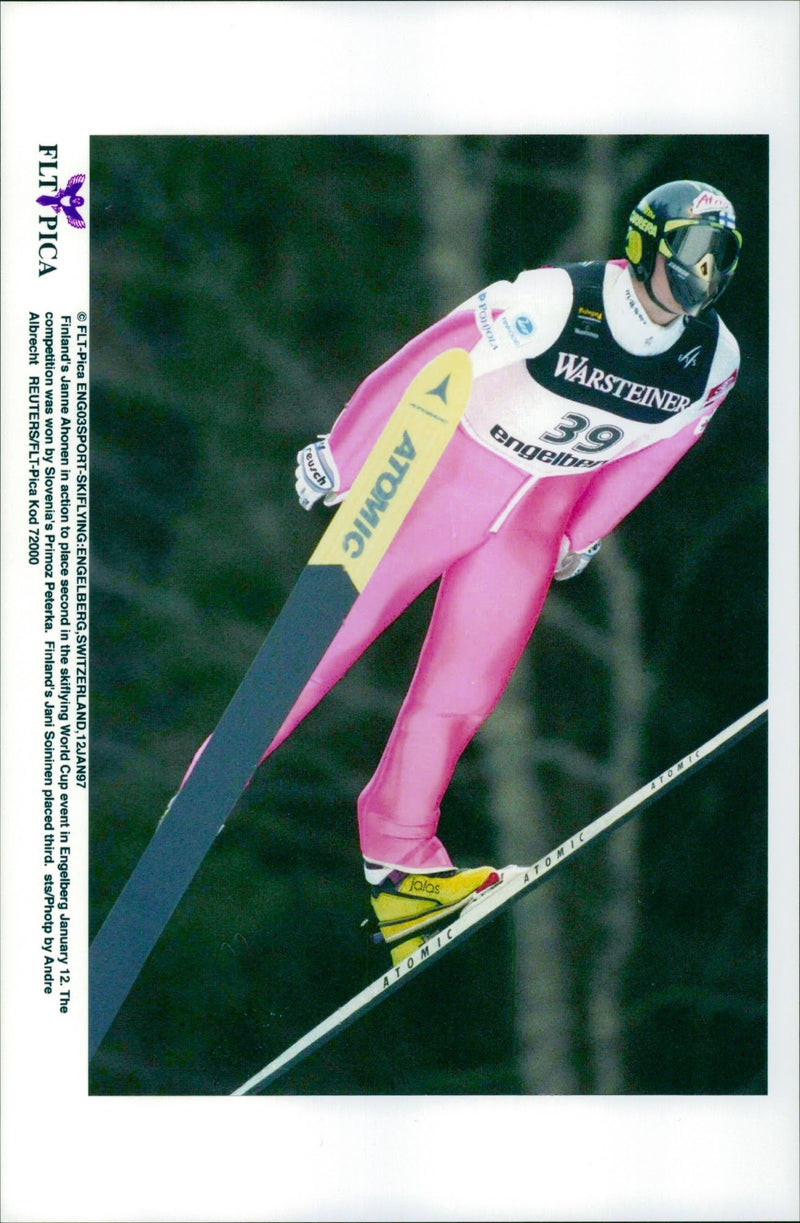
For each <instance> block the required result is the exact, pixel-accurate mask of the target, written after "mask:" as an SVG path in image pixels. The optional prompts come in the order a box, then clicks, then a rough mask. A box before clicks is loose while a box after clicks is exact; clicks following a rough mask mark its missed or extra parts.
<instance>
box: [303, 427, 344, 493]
mask: <svg viewBox="0 0 800 1223" xmlns="http://www.w3.org/2000/svg"><path fill="white" fill-rule="evenodd" d="M294 475H295V482H294V486H295V489H296V490H297V496H298V498H299V500H300V504H301V505H302V507H303V509H304V510H310V509H311V507H312V505H314V504H315V503H316V502H317V501H319V500H320V499H321V498H322V497H324V498H325V504H326V505H335V504H336V502H337V501H341V497H340V496H338V495H337V489H338V487H339V472H338V471H337V470H336V463H335V462H334V460H333V455H332V454H331V448H330V446H329V445H328V438H327V435H324V436H323V435H320V438H319V441H317V442H311V444H310V445H308V446H306V447H305V449H303V450H300V451H299V452H298V455H297V467H296V468H295V472H294Z"/></svg>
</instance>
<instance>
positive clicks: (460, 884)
mask: <svg viewBox="0 0 800 1223" xmlns="http://www.w3.org/2000/svg"><path fill="white" fill-rule="evenodd" d="M499 882H500V875H499V873H498V872H497V871H496V870H495V869H494V867H492V866H476V867H473V868H472V869H470V870H457V869H453V870H449V871H442V872H441V873H437V874H431V875H425V874H422V873H419V874H417V873H413V872H412V873H410V874H405V873H404V872H403V871H400V870H395V871H392V872H391V873H390V874H389V875H387V877H386V878H385V879H384V880H383V881H382V882H381V883H377V884H373V885H372V886H371V887H370V902H371V904H372V909H373V912H374V914H375V917H376V918H377V921H378V934H377V935H376V937H375V941H376V942H381V941H382V942H384V943H385V944H386V945H387V947H388V948H389V953H390V955H391V957H392V963H393V964H399V963H400V962H401V961H402V960H403V959H405V957H406V956H409V955H411V954H412V953H413V952H414V951H416V950H417V948H418V947H421V946H422V944H423V943H424V942H425V940H426V938H429V937H430V935H431V934H433V933H434V930H435V928H436V927H440V926H442V925H444V924H446V923H447V922H448V921H450V920H451V918H453V917H454V916H455V914H456V913H458V911H459V910H460V909H463V907H464V905H465V904H466V903H467V901H468V900H469V899H470V898H471V897H472V896H475V895H476V894H477V893H478V892H483V891H485V890H486V889H487V888H491V887H494V885H495V884H496V883H499Z"/></svg>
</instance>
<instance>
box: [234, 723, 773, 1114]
mask: <svg viewBox="0 0 800 1223" xmlns="http://www.w3.org/2000/svg"><path fill="white" fill-rule="evenodd" d="M766 719H767V702H766V701H763V702H762V703H761V704H760V705H757V706H755V708H753V709H751V710H750V712H749V713H746V714H744V716H743V717H741V718H738V719H737V720H736V721H735V722H732V723H731V725H730V726H727V727H726V728H725V730H722V731H720V732H719V734H717V735H715V736H714V738H713V739H709V740H708V742H707V743H704V744H703V746H702V747H699V748H697V749H696V750H695V751H693V752H690V753H689V754H688V756H684V758H683V759H682V760H679V761H678V762H677V763H676V764H674V765H672V766H671V767H670V768H668V769H665V770H664V772H663V773H660V774H659V775H658V776H657V777H654V778H653V779H652V781H649V782H648V783H647V784H646V785H644V786H641V787H640V789H638V790H637V791H636V792H635V793H634V794H631V795H630V797H628V798H626V799H623V801H622V802H621V803H618V804H617V805H616V806H615V807H612V808H611V810H610V811H607V812H605V814H604V815H600V816H598V817H597V819H595V820H593V821H592V822H591V823H590V824H587V825H586V827H585V828H582V829H580V831H579V832H576V833H574V834H573V835H572V836H571V837H568V838H567V840H566V841H564V842H563V843H562V844H561V845H558V846H556V848H555V849H553V850H551V852H550V853H549V854H545V856H544V857H543V858H540V859H539V861H538V862H534V863H533V864H532V865H531V866H508V867H505V868H504V869H503V870H502V871H501V872H500V876H501V878H500V882H499V883H496V884H494V886H493V887H490V888H487V889H486V890H485V891H484V892H476V893H475V894H474V895H473V896H472V897H471V899H470V900H469V901H468V902H467V904H466V906H465V907H464V908H463V909H462V910H461V912H460V913H459V915H458V916H457V917H456V918H455V920H454V921H452V922H451V923H450V925H448V926H445V928H444V929H442V930H438V931H437V932H436V933H435V934H433V935H432V936H431V937H430V938H429V939H428V940H427V942H424V943H423V944H422V946H421V947H418V948H417V949H416V950H414V951H412V952H410V954H409V955H408V956H407V957H406V958H405V959H403V960H401V962H400V963H399V964H395V965H394V966H393V967H392V968H390V969H389V970H388V971H386V972H385V973H383V974H382V975H381V976H380V977H378V978H377V979H376V980H375V981H373V982H372V983H371V984H370V985H368V986H367V987H366V988H365V989H363V990H361V992H360V993H358V994H356V995H355V996H354V997H353V998H351V999H350V1001H349V1002H346V1003H345V1004H344V1005H343V1006H340V1007H339V1008H338V1009H337V1010H335V1011H334V1012H333V1014H331V1015H329V1016H328V1018H327V1019H324V1020H322V1022H321V1023H319V1024H317V1026H316V1027H314V1028H312V1029H311V1031H310V1032H307V1033H306V1034H305V1036H302V1037H300V1039H299V1040H297V1041H295V1043H294V1044H293V1045H290V1047H289V1048H288V1049H287V1050H286V1051H285V1052H284V1053H281V1054H280V1056H278V1057H276V1058H274V1059H273V1060H272V1061H271V1062H269V1063H268V1064H267V1065H266V1066H265V1067H264V1068H263V1070H259V1071H258V1073H257V1074H254V1075H252V1077H251V1078H249V1079H248V1080H247V1082H245V1083H243V1084H242V1085H241V1087H237V1089H236V1091H234V1092H232V1093H231V1094H232V1095H234V1096H247V1095H254V1094H260V1093H261V1092H264V1091H266V1089H267V1088H268V1087H270V1086H271V1085H272V1084H273V1083H274V1082H275V1081H276V1080H277V1079H279V1078H281V1077H282V1076H283V1075H284V1074H286V1073H287V1071H289V1070H291V1069H292V1068H293V1067H294V1066H298V1065H299V1064H300V1063H301V1062H303V1061H305V1059H306V1058H307V1057H309V1056H310V1055H311V1054H312V1053H315V1052H316V1050H317V1049H320V1048H322V1046H323V1045H326V1044H327V1043H328V1041H330V1040H332V1039H333V1038H334V1037H335V1036H338V1035H339V1033H340V1032H343V1031H344V1030H345V1029H346V1028H348V1027H349V1026H350V1025H351V1024H352V1023H354V1022H355V1020H357V1019H360V1018H361V1017H362V1016H363V1015H366V1014H367V1012H368V1011H371V1010H372V1009H373V1007H376V1006H377V1005H378V1004H379V1003H381V1002H383V1001H384V999H386V998H388V997H389V996H390V995H391V994H393V993H394V992H395V991H396V990H398V989H400V988H401V986H403V985H405V984H406V983H407V982H408V981H410V980H411V978H412V977H416V976H417V975H418V974H419V973H420V972H422V971H423V969H425V968H429V967H430V966H431V964H434V963H438V962H439V960H440V958H441V957H442V956H443V955H446V954H447V952H449V951H452V950H453V949H454V948H455V947H460V946H461V945H462V943H463V942H464V940H465V939H467V938H469V937H470V935H472V934H474V933H475V931H476V930H480V928H481V927H482V926H485V925H486V923H487V922H490V921H492V920H493V919H494V918H495V917H498V916H499V915H500V914H501V913H503V912H505V911H507V910H508V909H509V908H510V906H511V905H513V904H515V903H516V902H517V901H518V900H520V899H521V898H522V897H523V896H525V895H527V894H528V893H529V892H532V891H533V890H534V889H535V888H537V887H539V886H540V885H541V884H542V883H544V882H545V881H546V880H548V879H551V878H552V876H553V874H554V873H555V872H556V871H557V870H558V869H560V868H561V867H563V866H565V865H566V864H567V863H568V862H571V861H572V859H573V858H574V857H575V855H576V854H577V853H579V852H580V851H581V850H582V849H585V848H586V846H587V845H590V844H592V843H593V842H597V841H598V840H599V839H600V838H601V837H603V836H606V835H608V833H610V832H612V831H614V830H615V829H616V828H619V827H621V826H622V825H623V824H624V823H626V821H627V820H629V819H631V818H632V817H633V816H635V815H638V814H639V813H640V812H641V811H643V810H644V809H645V808H646V807H648V806H649V805H650V804H651V803H652V802H654V801H655V800H656V799H657V798H660V797H661V795H662V794H665V793H666V792H667V791H668V790H671V789H672V788H673V787H674V786H676V785H678V784H679V783H680V782H682V781H684V780H685V779H686V778H687V777H688V776H690V775H691V774H692V773H693V771H694V770H696V769H698V768H701V767H702V766H704V765H706V764H710V763H711V761H712V760H715V759H716V758H717V757H718V756H720V755H721V754H722V752H724V751H727V749H728V748H729V747H732V746H733V744H734V743H737V742H738V741H739V740H740V739H742V738H744V736H745V735H748V734H750V732H751V731H753V730H755V729H756V727H758V726H761V725H763V724H764V723H765V722H766Z"/></svg>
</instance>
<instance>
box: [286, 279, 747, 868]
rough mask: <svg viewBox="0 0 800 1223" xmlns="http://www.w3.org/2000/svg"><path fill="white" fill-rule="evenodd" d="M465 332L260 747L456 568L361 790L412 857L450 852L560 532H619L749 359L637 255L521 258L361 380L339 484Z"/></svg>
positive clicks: (393, 846)
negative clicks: (461, 789) (451, 413)
mask: <svg viewBox="0 0 800 1223" xmlns="http://www.w3.org/2000/svg"><path fill="white" fill-rule="evenodd" d="M454 346H460V347H463V348H466V349H467V350H468V351H469V352H470V355H471V359H472V363H473V375H474V382H473V387H472V392H471V395H470V400H469V403H468V405H467V408H466V411H465V414H464V417H463V419H462V422H461V424H460V425H459V427H458V429H457V431H456V434H455V435H454V437H453V439H452V441H451V442H450V443H449V445H448V447H447V449H446V450H445V452H444V455H443V457H442V458H441V460H440V461H439V463H438V465H437V467H436V468H435V469H434V472H433V474H432V475H431V477H430V478H429V480H428V482H427V484H426V485H425V487H424V488H423V490H422V492H421V493H420V495H419V497H418V498H417V500H416V502H415V504H414V505H413V507H412V509H411V510H410V511H409V514H408V515H407V517H406V519H405V521H404V522H403V524H402V526H401V527H400V529H399V531H398V533H397V535H396V537H395V538H394V540H393V542H392V544H391V545H390V547H389V549H388V551H387V553H386V555H385V556H384V558H383V559H382V561H381V562H380V564H379V565H378V567H377V569H376V570H375V573H374V574H373V576H372V578H371V579H370V581H369V582H368V584H367V586H366V588H365V590H364V591H363V592H362V593H361V595H360V596H359V598H358V600H357V602H356V604H355V605H354V607H353V609H352V611H351V612H350V614H349V615H348V616H347V618H346V619H345V621H344V623H343V625H342V627H341V629H340V631H339V632H338V634H337V636H336V637H335V639H334V641H333V642H332V644H331V646H330V647H329V649H328V651H327V652H326V654H325V656H324V658H323V659H322V661H321V662H320V664H319V666H318V667H317V669H316V671H315V672H314V675H313V676H312V678H311V680H310V681H309V683H308V685H307V686H306V688H305V690H304V691H303V693H302V694H301V696H300V698H299V699H298V701H297V703H296V705H295V706H294V708H293V709H292V711H291V713H290V714H289V716H288V717H287V719H286V721H285V723H284V724H283V726H282V727H281V730H280V731H279V732H278V734H277V735H276V736H275V739H274V740H273V742H272V743H271V745H270V747H269V749H268V751H267V752H266V754H265V757H264V758H265V759H266V756H268V755H269V754H270V753H271V752H272V751H274V750H275V748H277V747H278V746H279V744H280V743H282V742H283V741H284V740H285V739H286V738H287V736H288V735H289V734H291V732H292V731H293V730H294V729H295V727H296V726H297V725H298V723H299V722H300V721H301V719H302V718H303V717H305V715H306V714H307V713H308V712H309V711H310V710H311V709H312V708H313V707H314V706H315V705H316V704H317V702H318V701H319V700H321V699H322V697H323V696H324V695H325V694H326V693H327V692H328V691H329V690H330V688H331V687H332V686H333V685H334V684H335V683H336V682H337V681H338V680H339V679H340V678H341V677H342V675H344V673H345V672H346V671H347V670H348V668H349V667H350V666H351V665H352V664H353V663H354V662H355V661H356V659H357V658H358V657H359V656H360V655H361V654H362V653H363V652H364V650H365V649H366V648H367V646H368V645H370V643H371V642H372V641H374V640H375V638H376V637H377V636H378V635H379V634H380V633H381V632H382V631H383V630H384V629H385V628H386V627H387V626H388V625H389V624H390V623H391V622H392V621H393V620H395V619H396V618H397V617H398V616H399V615H400V614H401V612H403V611H404V610H405V608H406V607H408V605H409V604H410V603H411V602H412V601H413V600H414V599H415V598H416V597H417V596H418V595H419V594H420V593H421V592H422V591H423V590H425V589H426V588H427V587H428V586H430V585H431V584H432V583H433V582H435V581H436V580H440V585H439V589H438V593H437V597H436V601H435V605H434V610H433V614H432V617H431V622H430V625H429V627H428V630H427V634H426V636H425V640H424V643H423V645H422V649H421V653H420V656H419V661H418V664H417V668H416V671H415V674H414V677H413V680H412V682H411V685H410V687H409V689H408V692H407V694H406V697H405V700H404V701H403V704H402V707H401V709H400V712H399V714H398V716H397V719H396V721H395V723H394V727H393V729H392V732H391V735H390V737H389V740H388V743H387V745H386V748H385V750H384V753H383V756H382V758H381V760H380V763H379V764H378V767H377V770H376V772H375V773H374V775H373V777H372V778H371V780H370V781H369V783H368V784H367V785H366V787H365V788H364V790H363V791H362V793H361V795H360V796H359V799H358V825H359V835H360V844H361V849H362V852H363V854H364V857H365V858H367V859H370V860H371V861H374V862H378V863H382V864H386V865H392V866H398V867H403V868H405V869H406V870H409V869H411V868H414V869H415V870H429V871H430V870H442V869H446V868H448V867H450V866H452V862H451V860H450V857H449V855H448V853H447V851H446V849H445V847H444V845H443V844H442V842H441V841H440V840H439V838H438V837H437V835H436V832H437V827H438V822H439V809H440V803H441V800H442V797H443V795H444V793H445V790H446V789H447V786H448V784H449V782H450V779H451V776H452V773H453V770H454V768H455V765H456V762H457V761H458V759H459V757H460V755H461V753H462V752H463V751H464V749H465V747H466V746H467V744H468V743H469V741H470V739H471V738H472V737H473V735H474V734H475V732H476V731H477V730H478V728H479V727H480V726H481V724H482V723H483V722H484V721H485V719H486V718H487V717H488V716H489V714H490V713H491V712H492V710H493V709H494V708H495V706H496V704H497V702H498V701H499V699H500V697H501V696H502V693H503V691H504V689H505V686H506V684H507V682H508V679H509V677H510V675H511V672H512V670H513V668H514V666H515V665H516V663H517V661H518V659H519V657H520V654H521V652H522V650H523V649H524V647H525V645H526V643H527V641H528V639H529V637H530V635H531V633H532V631H533V628H534V626H535V624H536V622H537V619H538V617H539V614H540V611H541V609H542V605H543V603H544V599H545V596H546V594H547V591H548V588H549V586H550V582H551V579H552V576H553V571H554V568H555V566H556V562H557V559H558V554H559V546H560V544H561V541H562V538H563V537H565V536H566V537H567V539H568V543H569V547H570V548H571V549H572V550H574V551H582V550H583V549H585V548H587V547H588V546H589V545H591V544H592V543H594V542H595V541H596V540H598V539H601V538H602V537H603V536H604V535H607V534H608V533H609V532H610V531H611V530H613V529H614V527H616V526H617V524H618V523H619V522H620V521H621V520H622V519H623V518H624V517H625V516H626V515H627V514H628V513H629V512H630V511H631V510H632V509H633V508H634V507H635V506H636V505H637V504H638V503H639V502H640V501H641V500H642V499H643V498H644V497H645V496H646V495H647V494H648V493H649V492H650V491H651V490H652V489H653V488H654V487H655V486H656V485H657V484H658V483H659V482H660V481H661V480H662V479H663V478H664V476H665V475H666V474H667V473H668V472H669V470H670V469H671V468H672V467H673V466H674V465H675V463H677V462H678V460H679V459H680V458H681V457H682V456H683V455H684V454H685V453H686V452H687V451H688V450H689V448H690V447H691V446H692V445H694V443H695V442H696V441H697V440H698V439H699V437H700V436H701V435H702V433H703V431H704V429H705V427H706V425H707V424H708V421H709V420H710V419H711V417H712V415H713V414H714V412H715V411H716V409H717V408H718V407H719V405H720V404H721V403H722V401H723V400H724V398H725V396H726V395H727V393H728V391H729V390H730V388H731V387H732V386H733V384H734V382H735V381H736V376H737V372H738V361H739V351H738V347H737V344H736V341H735V340H734V338H733V336H732V335H731V334H730V332H729V331H728V329H727V328H726V327H725V324H724V323H723V322H722V320H721V319H720V318H719V316H718V315H717V314H716V313H715V312H713V311H711V310H709V311H707V312H706V313H705V314H704V315H703V316H702V318H701V319H692V318H689V317H688V316H683V317H680V318H677V319H676V320H675V321H674V322H672V323H670V324H669V325H668V326H666V327H661V326H658V325H656V324H654V323H652V322H651V321H650V320H649V319H648V317H647V315H646V314H645V313H644V311H643V310H642V308H641V305H640V304H639V302H638V299H637V297H636V295H635V293H634V289H633V284H632V281H631V277H630V273H629V270H628V267H627V264H626V262H625V261H621V262H616V261H612V262H609V263H603V262H594V263H586V264H574V265H567V266H563V267H553V268H540V269H537V270H534V271H525V272H523V273H522V274H521V275H520V276H519V277H518V278H517V280H516V281H515V282H513V284H512V283H509V282H506V281H502V282H498V283H495V284H493V285H491V286H489V288H487V289H485V290H483V291H482V292H480V293H478V294H476V295H475V296H474V297H473V298H471V299H469V300H468V301H467V302H465V303H464V304H463V305H462V306H460V307H459V308H458V309H457V310H455V311H454V312H453V313H452V314H450V315H448V316H447V317H446V318H445V319H443V320H442V321H441V322H439V323H437V324H435V325H434V326H433V327H431V328H429V329H428V330H427V331H425V332H423V333H422V334H421V335H420V336H418V337H417V338H416V339H414V340H412V341H411V343H409V344H408V345H406V346H405V347H404V348H403V349H401V350H400V351H399V352H398V353H397V354H396V355H395V356H394V357H392V358H391V359H390V360H389V361H387V362H386V363H385V364H384V365H383V366H381V367H380V368H379V369H378V370H377V371H376V372H375V373H373V374H372V375H370V376H369V377H368V378H367V379H366V380H365V381H364V382H363V383H362V384H361V386H360V387H359V388H358V389H357V391H356V392H355V394H354V396H353V398H352V399H351V400H350V402H349V403H348V405H347V406H346V408H345V409H344V411H343V412H342V413H341V415H340V416H339V418H338V419H337V420H336V422H335V423H334V425H333V428H332V430H331V432H330V435H329V438H328V441H329V445H330V450H331V453H332V456H333V459H334V461H335V464H336V468H337V470H338V479H339V484H338V489H337V493H338V494H339V499H341V496H344V495H345V494H346V491H347V489H348V488H349V486H350V484H351V483H352V481H353V479H354V478H355V476H356V474H357V472H358V471H359V469H360V467H361V465H362V464H363V462H364V460H365V458H366V456H367V455H368V453H369V451H370V450H371V448H372V446H373V444H374V442H375V441H376V440H377V438H378V436H379V434H380V432H381V430H382V429H383V426H384V424H385V423H386V421H387V420H388V418H389V416H390V414H391V412H392V410H393V408H394V407H395V405H396V403H397V402H398V400H399V398H400V396H401V395H402V393H403V391H404V390H405V388H406V386H407V385H408V383H409V382H410V380H411V378H412V377H413V376H414V375H415V374H416V373H417V372H418V371H419V370H420V369H421V368H422V367H423V365H424V364H425V363H426V362H427V361H429V360H430V359H431V358H432V357H433V356H435V355H436V354H437V353H439V352H442V351H444V350H445V349H447V348H450V347H454Z"/></svg>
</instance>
